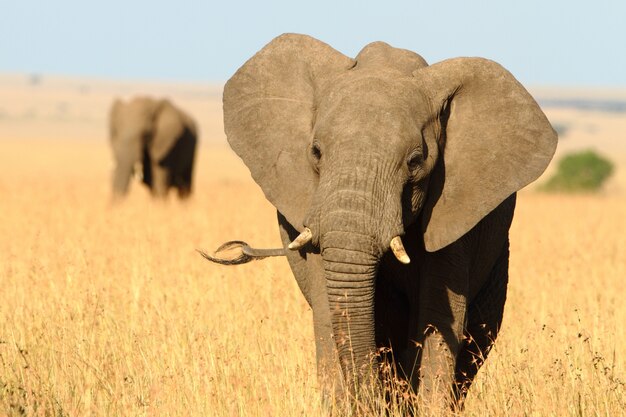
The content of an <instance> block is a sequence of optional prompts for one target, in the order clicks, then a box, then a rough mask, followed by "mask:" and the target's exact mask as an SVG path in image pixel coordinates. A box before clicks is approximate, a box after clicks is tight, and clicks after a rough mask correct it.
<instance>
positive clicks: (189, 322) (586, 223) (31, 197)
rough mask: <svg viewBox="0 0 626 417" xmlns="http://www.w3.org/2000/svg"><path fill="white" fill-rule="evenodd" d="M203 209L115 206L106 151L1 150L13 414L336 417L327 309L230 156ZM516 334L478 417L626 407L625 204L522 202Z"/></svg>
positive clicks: (513, 299)
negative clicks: (322, 364)
mask: <svg viewBox="0 0 626 417" xmlns="http://www.w3.org/2000/svg"><path fill="white" fill-rule="evenodd" d="M198 162H199V170H198V175H197V183H196V194H195V196H194V198H193V199H192V201H190V202H189V203H188V204H184V205H183V204H180V203H178V202H176V201H174V200H172V201H170V202H169V203H167V204H164V205H161V204H154V203H153V202H151V201H150V200H149V199H148V198H147V196H146V193H145V191H144V190H142V189H139V187H137V186H136V185H135V187H134V189H133V190H132V195H131V196H130V198H129V200H128V201H127V202H126V203H125V204H123V205H122V206H119V207H110V206H109V204H108V197H109V186H108V175H109V167H110V157H109V152H108V149H107V148H106V146H105V144H104V143H100V142H97V143H95V142H84V143H80V142H61V143H60V142H51V141H39V142H33V141H22V142H15V141H13V142H8V141H3V142H0V166H1V167H2V168H3V172H4V174H3V175H2V176H1V177H0V196H1V197H0V213H1V217H0V254H1V255H0V288H1V289H0V415H5V414H6V415H11V416H13V415H50V416H52V415H55V416H61V415H68V416H83V415H94V416H113V415H116V416H117V415H119V416H135V415H172V416H179V415H180V416H322V415H325V411H324V407H323V406H322V405H321V404H320V400H319V393H318V391H317V388H316V377H315V359H314V346H313V342H312V339H313V337H312V326H311V312H310V310H309V308H308V306H307V305H306V302H305V301H304V298H303V297H302V296H301V294H300V293H299V290H298V288H297V286H296V284H295V281H294V280H293V278H292V277H291V275H290V272H289V269H288V266H287V263H286V261H285V260H283V259H276V260H266V261H263V262H256V263H251V264H248V265H243V266H239V267H221V266H216V265H212V264H210V263H208V262H206V261H204V260H203V259H202V258H201V257H200V256H198V255H197V254H196V253H195V251H194V249H195V248H205V249H209V250H210V249H213V248H214V247H216V246H217V245H218V244H220V243H222V242H223V241H225V240H229V239H234V238H241V239H244V240H247V241H249V242H251V243H254V244H255V245H259V246H274V245H276V244H278V233H277V227H276V225H275V214H274V211H273V210H272V208H271V206H270V205H269V204H268V203H267V202H266V201H265V200H264V198H263V195H262V194H261V192H260V191H259V190H258V188H257V187H256V186H255V185H254V184H253V183H252V181H251V180H250V179H249V178H248V176H247V172H246V171H245V168H244V167H243V166H242V165H241V163H240V162H239V161H238V160H237V159H236V158H235V157H234V156H233V155H232V154H231V153H230V152H229V151H227V150H225V149H224V148H220V147H204V148H202V149H201V155H200V159H199V161H198ZM518 201H519V202H518V209H517V212H516V219H515V223H514V227H513V230H512V233H511V236H512V257H511V284H510V290H509V300H508V303H507V307H506V313H505V323H504V330H503V331H502V333H501V337H500V339H499V340H498V344H497V347H496V349H495V350H494V351H493V352H492V354H491V357H490V358H489V360H488V361H487V364H486V366H485V367H484V369H483V370H482V371H481V373H480V374H479V377H478V379H477V381H476V384H475V386H474V387H473V388H472V390H471V392H470V396H469V399H468V403H467V409H466V413H465V414H466V415H468V416H497V415H509V416H523V415H524V416H596V415H597V416H619V415H624V411H623V410H624V409H625V408H626V399H625V398H626V387H625V386H624V384H625V382H626V353H625V351H624V349H623V347H624V346H626V333H625V332H624V324H625V323H626V305H625V304H624V296H625V295H626V293H625V292H624V283H625V281H624V279H626V235H625V233H624V232H625V231H626V217H625V216H624V214H625V213H626V199H624V198H623V197H609V196H600V197H565V196H545V195H537V194H533V193H530V192H526V193H522V195H521V196H520V198H519V200H518Z"/></svg>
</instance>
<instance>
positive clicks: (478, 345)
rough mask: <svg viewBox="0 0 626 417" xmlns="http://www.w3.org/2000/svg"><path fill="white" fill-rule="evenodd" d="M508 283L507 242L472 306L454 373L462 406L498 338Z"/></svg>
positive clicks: (457, 396) (458, 398)
mask: <svg viewBox="0 0 626 417" xmlns="http://www.w3.org/2000/svg"><path fill="white" fill-rule="evenodd" d="M508 280H509V244H508V241H507V243H506V244H505V247H504V248H503V250H502V253H501V254H500V256H499V257H498V259H497V261H496V264H495V266H494V268H493V269H492V270H491V273H490V276H489V278H488V280H487V282H486V283H485V286H483V288H482V289H481V290H480V291H479V292H478V294H477V295H476V297H475V298H474V300H473V301H472V302H471V304H470V305H469V309H468V320H467V327H466V330H465V335H466V338H465V342H464V344H463V347H462V348H461V351H460V352H459V356H458V358H457V365H456V372H455V373H456V378H455V379H456V383H455V395H456V398H457V401H458V403H459V405H460V406H461V407H462V404H463V401H464V400H465V397H466V395H467V390H468V389H469V387H470V385H471V384H472V381H473V380H474V377H475V376H476V374H477V372H478V370H479V369H480V367H481V366H482V364H483V363H484V362H485V359H486V358H487V355H488V354H489V351H490V350H491V348H492V346H493V344H494V342H495V340H496V337H497V336H498V331H499V330H500V325H501V324H502V314H503V311H504V303H505V301H506V290H507V284H508Z"/></svg>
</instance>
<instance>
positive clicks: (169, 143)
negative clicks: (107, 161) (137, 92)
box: [109, 97, 198, 198]
mask: <svg viewBox="0 0 626 417" xmlns="http://www.w3.org/2000/svg"><path fill="white" fill-rule="evenodd" d="M109 122H110V138H111V146H112V148H113V154H114V157H115V163H116V166H115V171H114V173H113V194H114V196H115V197H116V198H119V197H122V196H124V195H126V193H127V192H128V186H129V182H130V178H131V177H132V176H133V174H136V175H138V176H140V177H141V178H142V181H143V183H144V184H145V185H146V186H148V187H149V188H150V190H151V193H152V195H153V196H155V197H159V198H165V197H166V196H167V192H168V190H169V188H170V187H175V188H176V189H177V190H178V196H179V197H180V198H186V197H188V196H189V195H190V194H191V183H192V177H193V164H194V156H195V152H196V144H197V141H198V134H197V128H196V124H195V122H194V121H193V119H192V118H191V117H190V116H189V115H187V114H186V113H185V112H183V111H182V110H180V109H179V108H177V107H176V106H174V105H173V104H172V103H171V102H170V101H169V100H165V99H162V100H157V99H152V98H148V97H136V98H134V99H131V100H129V101H127V102H123V101H121V100H115V102H114V103H113V106H112V107H111V113H110V118H109Z"/></svg>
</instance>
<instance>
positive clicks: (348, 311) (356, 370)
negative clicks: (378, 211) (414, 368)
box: [322, 231, 378, 386]
mask: <svg viewBox="0 0 626 417" xmlns="http://www.w3.org/2000/svg"><path fill="white" fill-rule="evenodd" d="M323 241H324V243H323V246H322V257H323V259H324V269H325V274H326V288H327V294H328V301H329V306H330V311H331V319H332V325H333V335H334V339H335V342H336V345H337V350H338V354H339V360H340V364H341V369H342V371H343V373H344V376H345V378H346V381H347V383H348V384H349V385H352V386H358V385H360V383H361V382H363V380H364V379H366V378H367V377H368V376H369V375H371V365H372V363H373V355H374V353H375V349H376V345H375V338H374V287H375V281H376V271H377V268H378V256H376V255H375V254H374V253H373V252H372V251H367V250H363V248H364V247H372V246H373V242H372V239H371V238H370V237H369V236H365V235H360V234H357V233H352V232H342V231H333V232H328V233H326V234H325V235H324V238H323Z"/></svg>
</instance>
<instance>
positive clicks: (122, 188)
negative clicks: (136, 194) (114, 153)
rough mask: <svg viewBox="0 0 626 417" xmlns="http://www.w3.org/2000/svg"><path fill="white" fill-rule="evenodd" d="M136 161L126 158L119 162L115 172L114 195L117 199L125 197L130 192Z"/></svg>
mask: <svg viewBox="0 0 626 417" xmlns="http://www.w3.org/2000/svg"><path fill="white" fill-rule="evenodd" d="M134 163H135V161H134V160H127V158H124V159H122V160H118V161H117V165H116V166H115V171H114V172H113V194H114V196H115V197H123V196H125V195H126V193H127V192H128V185H129V183H130V178H131V177H132V175H133V170H134Z"/></svg>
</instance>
